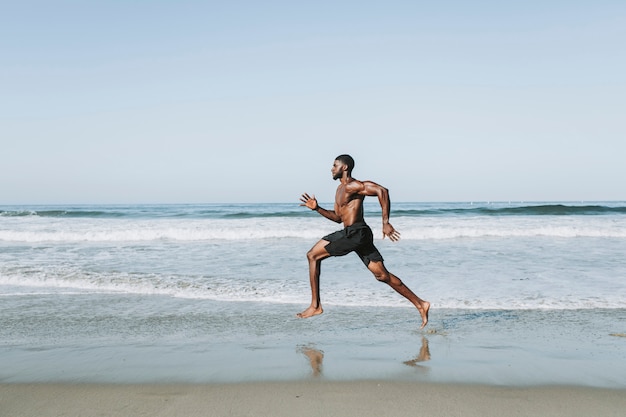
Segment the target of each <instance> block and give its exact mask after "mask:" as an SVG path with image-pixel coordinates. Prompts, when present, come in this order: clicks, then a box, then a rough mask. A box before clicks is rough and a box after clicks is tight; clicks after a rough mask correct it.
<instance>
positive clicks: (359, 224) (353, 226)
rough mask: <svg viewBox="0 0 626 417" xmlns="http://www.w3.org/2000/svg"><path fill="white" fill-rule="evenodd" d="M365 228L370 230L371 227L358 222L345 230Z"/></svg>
mask: <svg viewBox="0 0 626 417" xmlns="http://www.w3.org/2000/svg"><path fill="white" fill-rule="evenodd" d="M364 227H367V228H369V226H368V225H367V223H365V222H356V223H352V224H351V225H350V226H346V227H345V230H349V229H362V228H364Z"/></svg>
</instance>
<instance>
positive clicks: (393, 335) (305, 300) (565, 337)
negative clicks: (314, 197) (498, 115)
mask: <svg viewBox="0 0 626 417" xmlns="http://www.w3.org/2000/svg"><path fill="white" fill-rule="evenodd" d="M321 205H322V206H324V204H321ZM326 206H328V207H332V204H326ZM365 215H366V221H367V222H368V223H369V224H370V226H371V227H372V229H373V232H374V236H375V239H376V240H375V244H376V245H377V247H378V248H379V250H380V251H381V253H382V254H383V256H384V258H385V264H386V266H387V268H388V269H389V270H390V271H391V272H393V273H394V274H395V275H397V276H399V277H400V278H401V279H402V280H403V281H404V282H405V284H406V285H407V286H409V287H410V288H411V289H412V290H413V291H414V292H415V293H417V295H418V296H420V297H422V298H425V299H427V300H429V301H430V302H431V303H432V306H433V307H432V313H431V322H430V323H429V326H428V327H427V328H426V330H424V331H420V330H419V323H420V320H419V316H418V315H417V314H416V311H415V310H414V309H413V307H411V306H410V304H409V303H408V302H407V301H406V300H405V299H403V298H402V297H401V296H399V295H398V294H396V293H395V292H394V291H393V290H391V289H390V288H389V287H387V286H385V285H384V284H381V283H379V282H377V281H376V280H375V279H374V278H373V276H372V275H371V273H370V272H369V271H368V270H367V269H366V268H364V266H363V265H362V263H361V262H360V260H359V259H358V257H356V255H352V254H351V255H347V256H345V257H341V258H330V259H327V260H325V261H324V262H323V263H322V277H321V295H322V303H323V306H324V308H325V311H326V313H325V314H324V315H323V316H320V317H316V318H313V319H309V320H298V319H294V316H295V313H296V312H298V311H301V310H304V309H305V308H306V307H307V306H308V304H309V302H310V289H309V283H308V270H307V261H306V252H307V250H308V249H309V248H310V247H311V246H313V245H314V244H315V243H316V242H317V240H319V239H320V238H321V237H322V236H324V235H326V234H328V233H331V232H333V231H335V230H338V229H340V228H341V225H338V224H336V223H333V222H330V221H328V220H326V219H324V218H322V217H321V216H320V215H319V214H317V213H315V212H312V211H310V210H308V209H306V208H304V207H300V206H299V204H297V203H294V204H202V205H95V206H93V205H91V206H90V205H76V206H0V332H1V335H2V338H1V340H0V350H1V351H0V354H1V356H0V357H1V358H2V359H0V362H3V363H0V364H1V365H2V369H1V370H0V381H9V382H11V381H39V380H70V381H75V380H87V381H100V380H103V381H121V382H128V381H135V380H137V381H144V380H150V381H151V380H177V379H182V380H194V381H195V380H200V381H224V380H234V381H236V380H247V379H280V378H283V377H293V376H294V372H295V374H296V376H297V375H299V374H301V373H306V372H308V369H307V368H306V367H305V368H304V369H303V368H301V367H298V366H300V365H302V363H301V362H299V361H301V359H302V357H303V354H301V353H302V352H303V351H308V352H310V351H314V352H315V351H320V352H321V351H323V350H324V349H322V348H323V347H324V345H325V343H326V344H327V345H326V349H325V350H326V362H327V365H326V368H327V369H326V375H327V376H329V375H330V376H331V377H334V378H341V377H347V378H351V377H366V378H378V377H381V376H385V375H387V374H393V375H395V376H396V377H397V376H398V374H401V375H404V373H406V369H405V368H407V366H406V363H410V362H412V358H413V357H414V356H416V355H418V352H420V349H421V347H422V346H423V344H424V340H426V343H427V344H428V345H429V348H430V349H432V348H433V347H434V346H438V349H439V355H434V354H433V355H432V356H433V359H430V356H431V355H429V365H430V366H431V371H430V378H431V379H433V380H450V379H455V378H456V377H455V372H456V371H455V370H454V369H453V366H452V364H455V366H460V367H461V368H463V366H465V369H473V368H472V367H471V365H472V364H474V365H476V363H479V362H480V363H482V362H481V361H483V360H484V357H483V356H484V355H485V352H487V353H488V355H487V357H489V355H491V356H492V358H497V357H498V354H499V353H500V354H501V355H502V357H501V358H500V359H499V360H495V359H494V361H493V363H492V365H493V366H492V367H491V368H489V369H491V370H492V371H491V372H485V367H484V366H477V367H476V368H475V369H474V371H472V372H475V374H476V375H478V374H480V373H483V374H486V375H490V376H489V378H492V379H493V380H496V381H497V380H498V378H499V376H501V375H503V374H505V375H508V377H507V378H508V379H506V378H505V379H504V380H503V381H504V382H506V381H509V382H511V378H512V380H513V382H517V383H520V382H522V383H523V382H525V381H527V380H532V381H535V382H537V381H539V382H544V383H551V382H557V383H567V382H571V379H573V378H575V375H574V376H571V375H570V374H569V373H568V372H571V371H569V370H568V366H567V364H568V363H569V362H567V360H568V359H567V358H568V355H574V354H575V352H579V353H580V352H581V349H582V351H584V352H591V351H593V352H595V353H593V354H592V353H589V354H585V355H583V359H585V363H587V364H588V366H589V368H590V369H596V371H595V372H596V373H597V374H598V375H597V378H596V380H599V381H598V384H599V385H609V386H611V385H618V386H621V385H622V384H623V385H626V377H623V376H620V375H622V372H621V371H622V370H625V371H626V369H622V368H624V365H621V364H622V363H624V361H623V359H626V356H625V354H624V352H625V351H626V343H624V342H625V341H626V338H624V337H623V335H624V333H626V325H625V323H624V320H625V319H626V315H625V313H624V312H625V308H626V281H625V279H626V256H625V255H626V203H624V202H592V203H584V202H583V203H571V202H563V203H557V202H546V203H523V202H522V203H511V202H504V203H394V204H393V206H392V213H391V223H392V224H393V225H394V227H395V228H396V229H397V230H398V231H399V232H400V233H401V240H400V241H399V242H391V241H390V240H389V239H382V232H381V212H380V207H379V206H378V205H377V204H376V203H375V201H367V202H366V205H365ZM468 329H472V330H471V333H470V332H469V330H468ZM581 329H582V330H581ZM429 331H430V332H431V333H428V332H429ZM494 332H495V333H497V334H494ZM559 332H560V334H561V336H560V337H557V336H558V334H559ZM407 333H408V335H409V336H408V338H403V337H400V336H398V335H399V334H407ZM498 334H499V335H500V336H498ZM533 334H534V335H535V336H534V337H537V338H538V339H535V340H534V341H535V342H537V340H538V341H539V342H540V345H541V346H542V348H541V349H540V350H541V353H540V354H538V355H537V356H534V357H532V358H530V357H529V358H528V360H526V361H522V362H523V363H525V365H523V366H521V367H522V368H524V370H516V369H515V366H513V369H514V370H513V372H512V373H511V371H508V374H507V369H506V366H507V360H509V362H510V355H511V349H506V348H505V349H501V348H502V346H503V343H504V342H506V341H510V343H511V346H514V347H513V348H512V349H513V352H515V351H518V353H519V352H520V351H523V352H524V354H523V355H522V356H524V355H531V354H530V353H529V352H532V350H533V349H534V347H533V346H534V344H533V341H532V340H529V339H528V338H529V336H530V335H533ZM477 335H483V336H481V337H482V338H483V339H484V340H488V339H489V338H491V339H492V341H491V342H488V341H487V342H485V343H486V344H487V345H488V346H487V347H485V346H480V343H476V342H475V341H476V337H478V336H477ZM486 335H489V337H487V336H486ZM587 336H589V337H591V338H595V339H596V340H598V338H601V343H600V348H601V350H600V351H598V348H599V346H598V344H597V343H593V344H588V343H590V342H589V341H588V340H587V341H582V340H580V339H582V338H585V337H587ZM464 338H467V340H468V341H470V343H469V344H468V343H466V344H465V345H464V349H465V350H464V351H463V352H464V354H472V353H471V352H475V353H476V352H481V353H476V355H477V356H476V357H474V358H470V360H469V361H465V362H464V364H463V366H461V365H460V363H461V362H463V360H461V359H460V358H459V357H457V356H455V354H454V353H453V352H452V351H453V349H451V347H450V346H451V345H454V346H456V345H461V344H463V343H464V342H463V340H464ZM522 340H523V341H522ZM495 341H497V343H496V342H495ZM557 341H558V342H557ZM403 343H406V345H403ZM525 343H526V344H525ZM504 344H505V345H506V343H504ZM561 344H567V346H568V347H567V348H566V349H565V348H563V347H562V346H561ZM494 345H497V346H495V347H494ZM472 346H473V347H474V348H475V350H473V348H472ZM303 349H304V350H303ZM485 349H487V350H485ZM520 349H521V350H520ZM563 349H565V354H563ZM602 349H604V350H602ZM329 351H332V352H334V353H335V356H334V357H335V358H341V360H339V359H335V361H336V362H335V363H334V364H333V359H332V358H329V354H328V352H329ZM181 352H182V353H184V355H181ZM259 352H260V353H259ZM294 352H295V353H294ZM298 352H300V353H298ZM386 352H387V353H386ZM455 352H456V350H455ZM598 352H602V354H600V353H598ZM594 354H595V355H597V357H596V359H597V360H595V361H591V362H589V359H593V358H591V356H590V355H592V356H593V355H594ZM258 355H261V356H260V357H263V358H264V362H265V364H262V363H261V362H259V361H256V358H258V357H259V356H258ZM550 355H552V356H553V357H554V356H559V358H560V359H559V361H550V360H549V359H550ZM305 356H306V355H305ZM435 356H436V357H439V358H440V359H442V358H446V360H445V361H443V360H441V361H440V362H437V361H436V360H435V359H434V357H435ZM531 356H532V355H531ZM235 357H237V358H240V359H239V360H236V361H234V360H233V358H235ZM368 357H369V358H370V359H371V358H375V359H376V360H370V361H367V363H368V366H367V367H362V366H361V365H360V363H361V362H360V361H365V360H366V358H368ZM120 358H121V359H120ZM563 358H565V360H566V362H564V363H561V362H562V361H563V360H564V359H563ZM122 359H123V360H122ZM413 359H414V358H413ZM531 359H532V360H531ZM571 359H572V358H571V357H570V358H569V360H571ZM389 360H390V361H391V362H388V361H389ZM405 362H406V363H405ZM513 362H515V361H513ZM528 362H533V363H535V364H539V365H538V366H539V368H541V367H544V366H546V363H552V364H554V363H557V362H558V363H560V365H558V366H557V368H555V372H556V371H557V370H560V371H559V372H557V373H558V375H560V377H557V376H554V377H553V378H552V379H551V378H547V379H546V378H545V375H544V376H543V377H542V378H543V379H542V378H539V379H537V378H538V376H533V374H532V372H531V373H530V374H529V371H528V366H527V364H528ZM294 363H298V366H294ZM328 363H330V364H333V365H332V366H329V365H328ZM198 364H203V365H204V366H198ZM437 364H439V365H437ZM616 364H618V365H616ZM157 365H158V366H157ZM420 366H421V365H420ZM508 366H509V368H510V367H511V364H508ZM586 366H587V365H579V366H578V368H579V372H582V374H584V373H585V372H586V371H585V369H586ZM620 366H621V368H620ZM397 367H398V368H397ZM328 368H330V369H328ZM149 369H151V370H152V371H147V370H149ZM294 369H299V370H297V371H294ZM366 369H367V370H366ZM598 369H599V371H598ZM181 370H182V371H181ZM605 370H606V372H604V371H605ZM601 372H604V373H605V374H606V373H607V372H608V374H609V375H608V376H607V377H606V378H604V379H603V377H602V375H601V374H600V373H601ZM540 373H541V371H540V370H538V371H537V374H540ZM522 374H523V375H522ZM623 375H626V372H624V373H623ZM483 378H484V377H483ZM456 379H459V380H463V378H461V377H458V378H456ZM470 380H471V378H470ZM478 380H480V378H479V379H478ZM490 381H491V380H489V381H487V382H490ZM483 382H485V381H483Z"/></svg>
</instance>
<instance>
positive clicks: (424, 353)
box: [403, 337, 430, 369]
mask: <svg viewBox="0 0 626 417" xmlns="http://www.w3.org/2000/svg"><path fill="white" fill-rule="evenodd" d="M429 360H430V349H429V348H428V339H426V338H425V337H422V347H421V348H420V353H419V354H418V355H417V356H416V357H415V358H413V359H411V360H409V361H405V362H403V363H404V364H405V365H409V366H413V367H416V368H422V369H428V368H427V367H426V366H423V365H419V363H420V362H427V361H429Z"/></svg>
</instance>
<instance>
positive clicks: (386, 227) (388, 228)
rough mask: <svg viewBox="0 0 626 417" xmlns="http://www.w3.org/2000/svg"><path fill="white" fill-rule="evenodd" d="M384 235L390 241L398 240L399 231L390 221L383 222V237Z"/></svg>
mask: <svg viewBox="0 0 626 417" xmlns="http://www.w3.org/2000/svg"><path fill="white" fill-rule="evenodd" d="M385 236H389V239H391V241H392V242H397V241H398V240H400V232H398V231H397V230H396V229H394V228H393V226H392V225H391V224H390V223H385V224H383V239H384V238H385Z"/></svg>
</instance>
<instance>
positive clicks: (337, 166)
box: [330, 160, 344, 180]
mask: <svg viewBox="0 0 626 417" xmlns="http://www.w3.org/2000/svg"><path fill="white" fill-rule="evenodd" d="M343 167H344V164H342V163H341V162H339V161H337V160H335V162H334V163H333V167H332V168H331V169H330V172H331V173H332V174H333V179H334V180H338V179H339V178H341V177H343Z"/></svg>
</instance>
